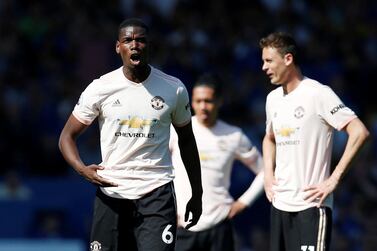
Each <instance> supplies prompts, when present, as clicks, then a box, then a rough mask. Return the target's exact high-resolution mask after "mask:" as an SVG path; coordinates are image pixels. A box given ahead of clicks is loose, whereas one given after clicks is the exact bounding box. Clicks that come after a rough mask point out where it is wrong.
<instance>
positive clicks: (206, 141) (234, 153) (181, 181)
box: [170, 116, 263, 231]
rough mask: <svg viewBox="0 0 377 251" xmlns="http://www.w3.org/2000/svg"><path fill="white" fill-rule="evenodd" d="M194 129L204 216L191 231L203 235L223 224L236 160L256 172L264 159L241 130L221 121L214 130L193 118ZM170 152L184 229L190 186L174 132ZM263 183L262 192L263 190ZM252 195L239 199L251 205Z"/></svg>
mask: <svg viewBox="0 0 377 251" xmlns="http://www.w3.org/2000/svg"><path fill="white" fill-rule="evenodd" d="M191 121H192V127H193V132H194V135H195V139H196V142H197V147H198V151H199V157H200V164H201V173H202V186H203V197H202V201H203V212H202V215H201V216H200V219H199V221H198V223H197V224H196V225H195V226H193V227H191V228H190V231H202V230H205V229H209V228H211V227H213V226H215V225H216V224H217V223H219V222H221V221H222V220H224V219H225V218H226V217H227V215H228V213H229V210H230V207H231V204H232V202H233V198H232V196H231V195H230V194H229V186H230V177H231V170H232V166H233V162H234V160H235V159H237V160H240V161H241V162H243V163H244V164H245V165H246V166H247V167H248V168H250V169H251V170H252V171H253V172H255V173H258V172H259V171H260V170H261V169H262V168H263V160H262V157H261V155H260V153H259V151H258V150H257V148H256V147H255V146H253V145H252V143H251V142H250V140H249V139H248V138H247V136H246V135H245V134H244V133H243V132H242V130H241V129H240V128H238V127H235V126H231V125H229V124H227V123H225V122H224V121H221V120H218V121H217V122H216V124H215V125H214V126H213V127H212V128H207V127H205V126H203V125H201V124H200V123H199V122H198V121H197V119H196V117H195V116H194V117H192V120H191ZM170 149H171V152H172V159H173V166H174V170H175V176H176V177H175V179H174V186H175V191H176V198H177V210H178V224H179V225H180V226H185V225H186V223H185V222H184V215H185V210H186V204H187V202H188V200H189V199H190V198H191V194H192V193H191V186H190V182H189V179H188V176H187V173H186V170H185V167H184V165H183V163H182V160H181V156H180V153H179V147H178V142H177V135H176V133H175V131H174V129H172V130H171V138H170ZM262 186H263V184H262V183H261V188H260V191H262V189H263V187H262ZM252 199H254V198H253V195H251V196H250V188H249V189H248V190H247V191H246V192H245V193H244V194H243V195H242V196H241V197H240V198H239V200H240V201H242V202H243V203H245V204H246V205H249V204H250V203H251V200H252Z"/></svg>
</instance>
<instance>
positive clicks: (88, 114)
mask: <svg viewBox="0 0 377 251" xmlns="http://www.w3.org/2000/svg"><path fill="white" fill-rule="evenodd" d="M96 82H97V81H96V80H95V81H93V82H92V83H91V84H90V85H89V86H88V87H87V88H86V89H85V90H84V91H83V92H82V93H81V96H80V99H79V101H78V102H77V104H76V106H75V108H74V109H73V112H72V114H73V115H74V116H75V117H76V118H77V119H78V120H79V121H80V122H81V123H83V124H86V125H90V124H91V123H92V122H93V121H94V120H95V118H96V117H97V116H98V114H99V95H98V91H97V90H98V87H97V88H96V86H97V85H96V84H95V83H96Z"/></svg>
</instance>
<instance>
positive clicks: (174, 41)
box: [0, 0, 377, 251]
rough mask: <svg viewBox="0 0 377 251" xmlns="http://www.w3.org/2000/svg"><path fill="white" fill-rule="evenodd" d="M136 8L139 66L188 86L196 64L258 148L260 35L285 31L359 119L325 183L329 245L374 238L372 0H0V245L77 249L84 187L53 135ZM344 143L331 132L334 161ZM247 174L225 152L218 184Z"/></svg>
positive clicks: (258, 218) (93, 135)
mask: <svg viewBox="0 0 377 251" xmlns="http://www.w3.org/2000/svg"><path fill="white" fill-rule="evenodd" d="M132 16H136V17H141V18H143V19H144V20H145V21H146V22H147V23H148V25H149V26H150V27H151V30H152V37H153V50H152V53H151V59H152V64H153V65H154V66H156V67H157V68H160V69H161V70H163V71H165V72H167V73H169V74H172V75H175V76H177V77H179V78H180V79H181V80H182V81H183V82H184V83H185V84H186V85H187V88H188V89H189V90H191V87H192V83H193V82H194V80H195V79H196V77H198V76H199V75H200V74H201V73H203V72H206V71H217V72H219V73H220V74H221V75H222V77H223V78H224V80H225V82H226V88H227V91H226V95H227V96H226V100H225V104H224V107H223V109H222V111H221V116H222V118H223V119H224V120H226V121H228V122H230V123H234V124H236V125H238V126H240V127H242V128H243V129H244V131H245V132H246V133H247V134H248V135H249V136H250V138H251V139H252V141H253V142H254V143H255V144H256V145H257V146H258V147H259V149H260V146H261V145H260V143H261V140H262V137H263V133H264V120H265V114H264V102H265V97H266V95H267V93H268V92H269V91H270V90H271V88H272V87H271V85H270V84H269V81H268V79H267V78H266V77H265V76H264V75H263V73H262V71H261V55H260V50H259V48H258V41H259V39H260V37H262V36H264V35H266V34H267V33H269V32H272V31H276V30H284V31H289V32H291V33H293V34H294V36H295V37H296V38H297V40H298V42H299V45H300V46H301V47H302V53H303V65H302V68H303V72H304V74H305V75H307V76H309V77H312V78H315V79H317V80H319V81H322V82H323V83H325V84H328V85H329V86H331V87H332V88H333V89H334V90H335V91H336V92H337V93H338V94H339V96H340V97H341V98H342V99H343V101H344V102H345V103H346V104H347V105H348V106H350V107H351V108H352V109H354V110H355V111H356V112H357V114H358V115H359V116H360V117H361V119H362V120H363V121H364V122H365V123H366V124H367V126H368V128H369V130H370V131H371V133H372V140H370V141H369V143H368V145H367V146H366V147H365V148H364V149H363V151H362V153H361V154H360V155H359V157H358V158H357V160H356V161H355V162H354V164H353V166H352V168H351V170H350V171H349V173H348V174H347V175H346V177H345V178H344V180H343V182H342V183H341V185H340V187H339V188H338V190H337V191H336V194H335V200H336V206H335V210H334V230H333V242H332V250H334V251H346V250H347V251H348V250H349V251H369V250H375V249H376V247H377V240H376V238H375V237H376V236H377V210H376V206H377V158H376V156H377V146H376V132H377V105H376V103H377V102H376V99H375V95H374V93H373V92H372V91H371V90H372V88H374V87H373V85H375V84H376V83H375V81H376V72H377V67H376V66H377V22H376V21H377V2H376V1H373V0H358V1H354V0H351V1H340V0H333V1H323V0H320V1H300V0H256V1H247V0H232V1H215V0H208V1H189V0H158V1H157V0H156V1H152V0H150V1H148V0H115V1H91V0H83V1H74V0H58V1H41V0H35V1H22V0H19V1H14V0H1V1H0V38H1V39H0V55H1V56H0V104H1V105H0V117H1V123H0V132H1V138H0V156H1V157H2V158H1V159H2V167H1V168H0V250H1V251H3V250H4V251H19V250H38V251H50V250H51V251H52V250H54V251H60V250H61V251H63V250H64V251H65V250H67V251H68V250H69V251H76V250H77V251H86V250H88V244H87V243H88V240H87V238H88V235H89V227H90V220H91V214H92V199H93V196H94V190H95V188H94V186H92V185H91V184H88V183H87V182H86V181H85V180H84V179H83V178H81V177H79V176H78V175H77V174H76V173H75V172H74V171H73V170H72V169H71V168H70V167H69V166H67V164H66V163H65V162H64V161H63V159H62V157H61V155H60V153H59V151H58V149H57V140H58V136H59V132H60V130H61V129H62V127H63V125H64V122H65V120H66V118H67V117H68V115H69V114H70V112H71V110H72V108H73V106H74V104H75V103H76V101H77V99H78V96H79V94H80V92H81V91H82V90H83V88H85V86H86V85H88V84H89V83H90V82H91V80H92V79H94V78H96V77H98V76H100V75H102V74H104V73H106V72H108V71H110V70H113V69H115V68H117V67H119V66H120V64H121V61H120V59H119V58H118V56H117V55H116V54H115V50H114V45H115V39H116V34H117V26H118V24H119V23H120V22H121V21H122V20H123V19H124V18H126V17H132ZM344 144H345V135H344V133H340V132H338V133H336V137H335V146H334V161H336V160H337V159H339V157H340V154H341V153H342V149H343V147H344ZM80 151H81V154H82V157H83V159H84V160H85V161H86V162H88V163H93V162H94V163H97V162H99V161H100V160H99V148H98V135H97V128H96V127H95V126H94V127H93V128H91V129H90V130H88V131H87V132H86V133H85V134H84V135H83V136H82V137H81V138H80ZM252 178H253V176H252V175H251V174H250V173H249V172H248V171H247V170H246V169H245V168H243V167H242V166H241V165H240V164H239V163H236V165H235V168H234V170H233V174H232V188H231V192H232V193H233V194H234V195H235V196H237V195H239V194H240V193H242V191H243V189H245V187H246V186H247V184H248V183H249V182H250V179H252ZM268 221H269V205H268V204H267V202H266V199H265V197H264V196H261V197H260V198H259V199H258V201H257V202H256V203H255V204H254V205H253V206H252V207H250V208H248V209H247V211H246V212H245V213H244V214H242V215H240V216H238V217H237V218H236V220H235V226H236V230H237V246H238V250H242V251H259V250H266V249H267V246H268V233H269V225H268V223H269V222H268Z"/></svg>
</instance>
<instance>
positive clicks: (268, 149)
mask: <svg viewBox="0 0 377 251" xmlns="http://www.w3.org/2000/svg"><path fill="white" fill-rule="evenodd" d="M275 157H276V144H275V137H274V135H273V134H266V135H265V136H264V138H263V163H264V190H265V193H266V196H267V199H268V201H270V202H272V200H273V198H274V192H273V189H272V187H273V185H275V184H276V180H275V174H274V172H275Z"/></svg>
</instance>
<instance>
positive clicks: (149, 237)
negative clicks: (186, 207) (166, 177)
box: [135, 182, 177, 251]
mask: <svg viewBox="0 0 377 251" xmlns="http://www.w3.org/2000/svg"><path fill="white" fill-rule="evenodd" d="M136 208H137V209H136V210H137V221H136V226H135V236H136V240H137V246H138V249H139V250H140V251H150V250H153V251H170V250H171V251H172V250H174V246H175V239H176V229H177V216H176V215H177V211H176V204H175V198H174V188H173V184H172V182H170V183H168V184H166V185H163V186H161V187H159V188H157V189H155V190H154V191H152V192H151V193H149V194H147V195H146V196H144V197H143V198H141V199H138V200H137V201H136Z"/></svg>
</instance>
